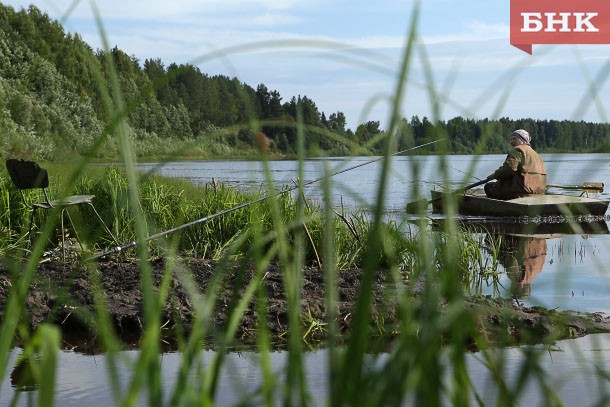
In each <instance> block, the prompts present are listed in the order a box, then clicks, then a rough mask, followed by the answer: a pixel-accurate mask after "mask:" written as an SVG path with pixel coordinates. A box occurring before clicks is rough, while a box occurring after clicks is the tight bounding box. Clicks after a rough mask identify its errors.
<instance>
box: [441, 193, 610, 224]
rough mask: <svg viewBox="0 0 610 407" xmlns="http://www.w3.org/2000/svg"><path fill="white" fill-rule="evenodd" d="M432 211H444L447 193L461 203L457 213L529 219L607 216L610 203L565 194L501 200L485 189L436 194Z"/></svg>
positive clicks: (458, 203)
mask: <svg viewBox="0 0 610 407" xmlns="http://www.w3.org/2000/svg"><path fill="white" fill-rule="evenodd" d="M431 193H432V201H431V202H432V211H433V212H434V213H442V212H443V204H444V202H445V198H451V197H445V196H444V195H446V194H451V195H453V196H455V198H456V201H457V205H458V206H457V212H458V213H459V214H462V215H469V216H495V217H509V216H527V217H549V216H559V217H564V218H570V217H576V216H593V217H594V216H603V215H604V214H605V213H606V211H607V210H608V204H610V201H608V200H603V199H598V198H593V197H589V196H577V195H564V194H550V193H546V194H537V195H528V196H525V197H522V198H515V199H509V200H506V201H503V200H500V199H493V198H488V197H487V196H486V195H485V191H484V190H483V189H481V188H479V189H471V190H468V191H466V192H464V193H463V194H455V193H451V192H450V193H447V192H442V191H432V192H431Z"/></svg>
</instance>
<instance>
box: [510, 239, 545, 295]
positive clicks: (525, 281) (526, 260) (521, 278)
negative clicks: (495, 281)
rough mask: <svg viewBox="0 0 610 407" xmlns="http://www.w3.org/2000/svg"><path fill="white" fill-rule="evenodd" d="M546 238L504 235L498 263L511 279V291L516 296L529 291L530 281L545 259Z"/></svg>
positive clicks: (540, 268) (537, 272)
mask: <svg viewBox="0 0 610 407" xmlns="http://www.w3.org/2000/svg"><path fill="white" fill-rule="evenodd" d="M546 252H547V246H546V239H542V238H536V237H531V236H514V235H504V236H503V239H502V245H501V247H500V253H502V254H501V255H500V258H499V260H500V263H501V264H502V265H503V266H504V268H505V269H506V272H507V274H508V276H509V277H510V279H511V282H512V284H511V292H512V294H513V295H514V296H515V297H517V298H521V297H526V296H529V295H530V293H531V283H532V280H534V278H536V276H537V275H538V274H540V272H542V267H543V266H544V262H545V261H546Z"/></svg>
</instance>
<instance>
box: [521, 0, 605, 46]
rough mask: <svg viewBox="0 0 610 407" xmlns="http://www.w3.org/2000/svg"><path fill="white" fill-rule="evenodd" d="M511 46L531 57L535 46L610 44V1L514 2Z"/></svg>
mask: <svg viewBox="0 0 610 407" xmlns="http://www.w3.org/2000/svg"><path fill="white" fill-rule="evenodd" d="M510 43H511V45H513V46H515V47H517V48H519V49H520V50H522V51H525V52H527V53H528V54H531V53H532V45H533V44H610V1H608V0H511V2H510Z"/></svg>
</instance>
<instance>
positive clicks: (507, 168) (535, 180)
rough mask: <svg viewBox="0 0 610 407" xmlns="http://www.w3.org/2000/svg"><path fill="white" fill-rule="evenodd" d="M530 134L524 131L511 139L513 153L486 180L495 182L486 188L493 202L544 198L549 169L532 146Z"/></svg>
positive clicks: (515, 134)
mask: <svg viewBox="0 0 610 407" xmlns="http://www.w3.org/2000/svg"><path fill="white" fill-rule="evenodd" d="M530 142H531V138H530V134H529V133H528V132H527V131H525V130H522V129H519V130H515V131H514V132H513V133H512V134H511V135H510V144H511V145H512V146H513V150H512V151H511V152H510V153H508V156H507V157H506V160H504V164H502V166H501V167H500V168H498V169H497V170H496V171H495V172H494V173H493V174H491V175H490V176H489V177H488V178H487V179H495V180H497V181H495V182H489V183H487V184H485V194H486V195H487V196H488V197H489V198H494V199H502V200H507V199H514V198H519V197H522V196H527V195H532V194H544V191H545V188H546V169H545V168H544V161H542V157H540V155H539V154H538V153H537V152H535V151H534V149H533V148H532V147H531V146H530Z"/></svg>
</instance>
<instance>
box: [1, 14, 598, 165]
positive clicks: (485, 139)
mask: <svg viewBox="0 0 610 407" xmlns="http://www.w3.org/2000/svg"><path fill="white" fill-rule="evenodd" d="M109 62H110V63H112V64H113V68H112V73H111V72H110V70H109V67H108V63H109ZM114 74H116V81H117V88H116V90H115V89H113V88H112V84H111V83H110V82H111V81H112V80H113V78H112V75H114ZM113 92H120V93H121V95H122V97H123V98H124V101H125V103H126V105H127V106H129V109H128V110H127V111H126V112H125V125H127V126H129V138H130V140H131V142H132V143H133V149H134V153H135V154H136V155H137V156H138V157H156V158H166V157H173V158H174V159H176V158H182V159H184V158H200V159H205V158H256V157H257V150H258V149H259V148H265V149H266V150H268V151H269V153H270V154H271V157H273V158H282V157H295V156H296V153H297V150H298V147H297V133H298V131H302V132H303V144H304V149H305V154H307V155H309V156H319V155H327V156H344V155H356V154H378V155H380V154H382V149H383V145H382V142H381V140H383V139H384V137H386V136H387V134H386V132H387V131H388V129H384V128H382V127H381V126H380V122H379V121H378V120H372V121H368V122H366V123H361V124H359V125H358V126H357V128H355V129H349V128H347V127H346V123H347V119H346V117H345V114H344V113H342V112H340V111H336V112H321V111H320V110H319V109H318V107H317V106H316V103H315V101H314V100H312V99H311V98H309V97H307V96H306V95H295V96H293V95H281V94H280V93H279V92H277V91H276V90H272V89H269V88H268V87H267V86H265V85H264V84H257V85H254V84H246V83H243V82H241V81H240V80H239V78H235V77H234V78H230V77H227V76H223V75H214V76H211V75H208V74H206V73H205V72H203V71H202V70H201V69H200V68H198V67H196V66H194V65H190V64H180V65H178V64H176V63H173V62H171V61H167V62H164V61H161V60H159V59H147V60H145V61H140V60H138V58H137V56H129V55H127V54H125V53H124V52H123V51H121V50H120V49H119V48H117V47H114V48H112V49H108V50H99V49H98V50H93V49H91V47H90V46H89V45H88V44H87V43H85V42H84V41H83V39H82V38H81V37H80V36H79V35H78V33H66V32H65V30H64V28H63V27H62V25H61V24H60V23H59V22H57V21H53V20H51V19H50V18H49V17H48V16H47V15H46V14H43V13H42V12H41V11H40V10H39V9H37V8H36V7H35V6H30V7H29V8H28V9H27V10H23V9H22V10H18V11H17V10H14V9H13V8H12V7H10V6H5V5H2V4H0V146H1V148H0V151H1V152H2V153H1V154H2V155H3V156H4V157H5V158H6V157H17V158H35V159H38V160H63V159H65V158H66V157H69V156H72V155H75V154H76V155H90V156H92V157H95V158H97V159H102V160H116V159H118V157H119V155H120V152H119V149H120V146H119V144H117V142H116V140H117V138H116V134H115V133H116V132H115V131H114V130H112V129H111V128H109V127H108V123H109V122H111V121H112V120H114V119H115V118H113V113H112V110H111V109H110V110H109V108H108V105H107V100H108V98H112V97H113V96H115V95H113ZM397 120H398V121H397V123H396V128H395V129H393V130H392V131H393V132H394V133H397V135H398V137H397V147H398V149H399V150H403V149H406V148H409V147H413V146H414V145H420V144H423V143H425V142H427V141H430V140H435V139H439V138H444V139H445V140H446V141H447V142H446V145H445V146H443V147H441V146H439V145H429V146H427V147H426V148H422V149H420V150H418V151H417V153H418V154H426V153H439V152H443V153H448V154H472V153H480V152H485V153H504V152H506V149H507V148H508V147H509V145H508V143H507V140H508V135H509V134H510V133H511V132H512V131H513V130H514V129H515V128H524V129H526V130H528V131H529V132H530V134H531V135H532V139H533V143H534V144H533V145H534V147H535V148H536V149H537V150H538V151H541V152H592V151H610V144H609V143H608V139H607V138H608V134H610V127H609V126H610V125H608V124H607V123H586V122H582V121H568V120H563V121H558V120H533V119H528V118H523V119H511V118H506V117H504V118H500V119H495V118H494V119H473V118H468V117H465V118H464V117H455V118H453V119H450V120H447V121H444V120H435V119H434V120H433V119H430V118H427V117H421V118H420V117H419V116H417V115H414V116H413V117H411V118H405V117H399V118H398V119H397ZM254 123H256V125H254V126H253V124H254ZM299 126H301V130H299V129H298V127H299ZM100 134H102V135H103V136H102V137H101V138H100Z"/></svg>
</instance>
